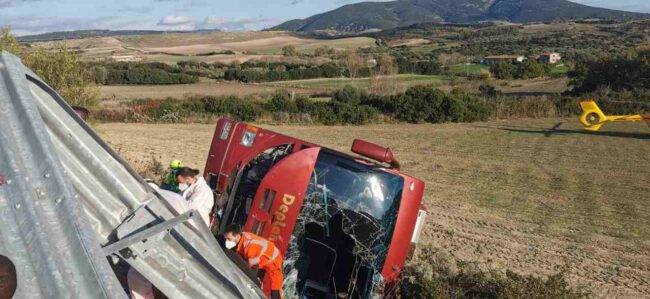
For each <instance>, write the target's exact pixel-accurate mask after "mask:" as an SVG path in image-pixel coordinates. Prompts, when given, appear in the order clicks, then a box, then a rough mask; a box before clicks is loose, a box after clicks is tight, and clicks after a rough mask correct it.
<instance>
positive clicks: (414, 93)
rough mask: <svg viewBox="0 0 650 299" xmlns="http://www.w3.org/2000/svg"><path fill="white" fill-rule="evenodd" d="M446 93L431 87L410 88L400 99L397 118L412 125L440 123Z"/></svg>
mask: <svg viewBox="0 0 650 299" xmlns="http://www.w3.org/2000/svg"><path fill="white" fill-rule="evenodd" d="M444 96H445V95H444V93H443V92H442V91H440V90H437V89H435V88H433V87H430V86H415V87H411V88H409V89H408V90H407V91H406V92H405V93H404V94H402V95H401V96H399V97H398V100H397V101H398V106H397V109H396V111H395V117H396V118H397V119H399V120H402V121H407V122H410V123H420V122H423V121H427V122H438V120H439V118H440V106H441V104H442V100H443V98H444Z"/></svg>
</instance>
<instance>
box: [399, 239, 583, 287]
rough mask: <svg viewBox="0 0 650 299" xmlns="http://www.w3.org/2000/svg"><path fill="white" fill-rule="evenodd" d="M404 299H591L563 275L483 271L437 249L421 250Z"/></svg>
mask: <svg viewBox="0 0 650 299" xmlns="http://www.w3.org/2000/svg"><path fill="white" fill-rule="evenodd" d="M402 277H403V279H402V282H401V283H400V288H399V290H398V291H399V293H400V295H401V297H402V298H587V297H588V295H589V294H587V293H585V292H582V291H579V290H574V289H571V288H570V287H569V285H568V283H567V281H566V279H565V277H564V275H563V273H562V272H559V273H557V274H555V275H552V276H550V277H547V278H538V277H534V276H523V275H519V274H516V273H514V272H511V271H506V272H505V273H501V272H497V271H494V270H490V269H488V270H482V269H479V267H478V266H477V265H476V264H474V263H464V262H459V261H456V260H454V259H453V258H452V257H450V256H448V255H445V254H443V253H441V252H438V251H437V250H436V249H431V248H427V249H421V250H418V253H416V256H415V257H414V258H413V260H412V261H411V262H409V263H408V264H407V265H406V267H405V269H404V271H403V275H402Z"/></svg>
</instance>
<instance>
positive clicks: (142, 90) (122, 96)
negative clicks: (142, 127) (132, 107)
mask: <svg viewBox="0 0 650 299" xmlns="http://www.w3.org/2000/svg"><path fill="white" fill-rule="evenodd" d="M289 89H290V90H292V91H295V92H297V93H310V92H311V91H312V90H310V89H304V88H300V87H297V88H289ZM275 90H276V88H275V87H272V86H267V85H261V84H245V83H240V82H234V81H233V82H229V81H219V82H214V81H206V82H199V83H196V84H172V85H100V86H99V91H100V98H102V99H108V100H128V99H137V98H151V99H164V98H167V97H172V98H182V97H184V96H186V95H208V96H229V95H236V96H249V95H258V94H271V93H273V92H274V91H275Z"/></svg>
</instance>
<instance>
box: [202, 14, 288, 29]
mask: <svg viewBox="0 0 650 299" xmlns="http://www.w3.org/2000/svg"><path fill="white" fill-rule="evenodd" d="M281 22H282V20H280V19H272V18H243V19H232V18H222V17H206V18H205V19H204V20H203V23H201V25H200V27H201V28H203V29H221V30H226V31H243V30H258V29H264V28H267V27H271V26H274V25H277V24H279V23H281Z"/></svg>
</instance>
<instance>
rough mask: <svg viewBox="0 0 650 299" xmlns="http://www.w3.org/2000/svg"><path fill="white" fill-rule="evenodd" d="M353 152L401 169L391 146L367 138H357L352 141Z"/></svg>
mask: <svg viewBox="0 0 650 299" xmlns="http://www.w3.org/2000/svg"><path fill="white" fill-rule="evenodd" d="M352 152H353V153H356V154H359V155H362V156H364V157H368V158H370V159H373V160H375V161H379V162H382V163H388V164H390V166H391V168H394V169H397V170H399V167H400V166H399V161H397V159H396V158H395V157H394V156H393V152H392V151H391V150H390V149H389V148H386V147H383V146H380V145H377V144H374V143H370V142H368V141H365V140H361V139H355V140H354V142H352Z"/></svg>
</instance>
